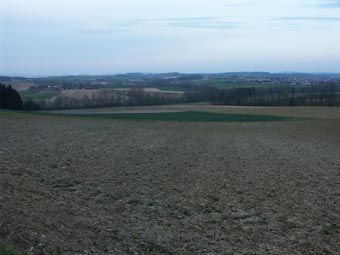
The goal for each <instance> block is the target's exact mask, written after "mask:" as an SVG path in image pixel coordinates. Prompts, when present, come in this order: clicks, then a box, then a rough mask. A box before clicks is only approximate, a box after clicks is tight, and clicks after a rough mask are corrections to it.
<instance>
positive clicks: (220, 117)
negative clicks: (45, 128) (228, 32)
mask: <svg viewBox="0 0 340 255" xmlns="http://www.w3.org/2000/svg"><path fill="white" fill-rule="evenodd" d="M39 116H40V117H42V116H49V117H58V116H59V117H66V118H90V119H112V120H140V121H188V122H196V121H204V122H210V121H211V122H213V121H215V122H269V121H285V120H297V119H301V118H293V117H284V116H273V115H252V114H225V113H212V112H196V111H188V112H163V113H109V114H106V113H105V114H58V113H46V112H23V111H8V110H0V117H14V118H24V117H39Z"/></svg>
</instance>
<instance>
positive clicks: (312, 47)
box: [0, 0, 340, 76]
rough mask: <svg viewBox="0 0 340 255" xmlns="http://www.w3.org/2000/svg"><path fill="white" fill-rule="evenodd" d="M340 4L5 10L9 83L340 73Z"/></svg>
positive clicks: (1, 22) (133, 0)
mask: <svg viewBox="0 0 340 255" xmlns="http://www.w3.org/2000/svg"><path fill="white" fill-rule="evenodd" d="M339 34H340V1H339V0H296V1H293V0H287V1H284V2H282V1H277V2H273V1H269V0H257V1H249V0H240V1H228V0H215V1H214V2H213V3H212V1H207V0H196V1H193V0H187V1H185V2H184V1H180V0H172V1H169V0H166V1H156V0H144V1H137V0H125V1H124V2H123V1H114V2H113V1H109V0H98V1H90V0H82V1H80V0H68V1H67V0H59V1H48V0H26V1H25V0H11V1H8V0H0V74H1V75H21V76H51V75H111V74H112V75H114V74H122V73H133V72H141V73H167V72H181V73H221V72H273V73H280V72H305V73H339V72H340V47H339V45H340V36H337V35H339Z"/></svg>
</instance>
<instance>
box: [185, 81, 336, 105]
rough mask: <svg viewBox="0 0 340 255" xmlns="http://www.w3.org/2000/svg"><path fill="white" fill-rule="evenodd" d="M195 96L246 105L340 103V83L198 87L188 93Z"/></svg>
mask: <svg viewBox="0 0 340 255" xmlns="http://www.w3.org/2000/svg"><path fill="white" fill-rule="evenodd" d="M186 95H187V97H188V98H189V99H190V100H192V101H196V100H201V101H204V100H205V101H209V103H210V104H215V105H244V106H340V86H339V85H337V84H335V83H332V82H322V83H320V84H318V85H304V86H301V85H299V86H271V87H241V88H229V89H218V88H216V87H213V86H203V87H197V88H195V89H194V90H192V91H189V92H187V93H186Z"/></svg>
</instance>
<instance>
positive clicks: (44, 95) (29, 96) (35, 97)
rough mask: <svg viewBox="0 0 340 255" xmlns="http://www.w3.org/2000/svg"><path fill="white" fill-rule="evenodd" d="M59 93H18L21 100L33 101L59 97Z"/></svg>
mask: <svg viewBox="0 0 340 255" xmlns="http://www.w3.org/2000/svg"><path fill="white" fill-rule="evenodd" d="M59 94H60V92H58V91H48V92H47V91H45V92H31V91H22V92H20V96H21V97H22V99H23V100H28V99H32V100H35V101H39V100H44V99H50V98H52V97H54V96H57V95H59Z"/></svg>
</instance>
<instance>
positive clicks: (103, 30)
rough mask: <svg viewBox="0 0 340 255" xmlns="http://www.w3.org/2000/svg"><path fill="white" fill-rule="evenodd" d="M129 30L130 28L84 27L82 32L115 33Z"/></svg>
mask: <svg viewBox="0 0 340 255" xmlns="http://www.w3.org/2000/svg"><path fill="white" fill-rule="evenodd" d="M127 31H129V30H128V29H83V30H80V31H79V32H80V33H82V34H115V33H123V32H127Z"/></svg>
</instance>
